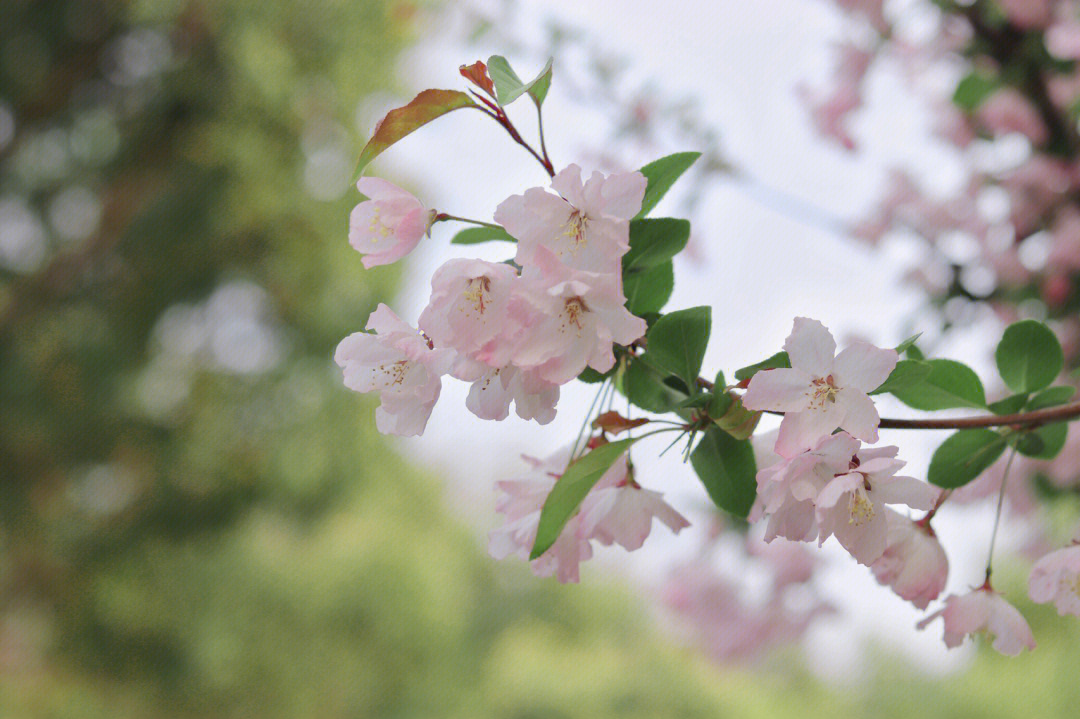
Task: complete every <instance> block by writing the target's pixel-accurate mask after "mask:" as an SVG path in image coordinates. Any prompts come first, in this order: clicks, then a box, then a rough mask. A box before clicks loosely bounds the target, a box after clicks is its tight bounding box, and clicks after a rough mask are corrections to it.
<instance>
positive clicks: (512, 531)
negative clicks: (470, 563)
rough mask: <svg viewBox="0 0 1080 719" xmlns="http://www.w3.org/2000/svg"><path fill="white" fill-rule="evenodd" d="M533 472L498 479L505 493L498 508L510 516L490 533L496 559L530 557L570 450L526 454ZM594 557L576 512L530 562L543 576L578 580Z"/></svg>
mask: <svg viewBox="0 0 1080 719" xmlns="http://www.w3.org/2000/svg"><path fill="white" fill-rule="evenodd" d="M523 459H524V460H525V461H526V462H527V463H528V464H529V465H530V466H531V471H530V472H529V473H528V474H526V475H525V476H523V477H520V478H518V479H511V480H506V481H502V482H497V483H496V486H497V487H498V488H499V490H501V491H502V492H503V493H504V496H503V497H502V498H500V499H499V501H498V502H497V503H496V506H495V509H496V511H498V512H499V513H501V514H503V515H505V516H506V524H505V525H503V526H502V527H500V528H498V529H496V530H493V531H492V532H490V533H489V534H488V554H490V555H491V556H492V557H494V558H495V559H500V560H501V559H505V558H506V557H509V556H511V555H515V556H518V557H520V558H521V559H528V558H529V553H530V552H531V551H532V546H533V543H534V542H535V541H536V530H537V527H538V526H539V524H540V510H541V509H542V508H543V506H544V502H545V501H546V500H547V497H548V494H550V493H551V488H552V487H554V486H555V482H556V480H557V479H558V478H559V477H560V476H561V475H562V473H563V472H564V471H566V465H567V463H568V461H569V459H570V451H569V449H566V450H562V451H559V452H556V453H555V454H554V455H552V456H551V457H548V458H547V459H543V460H541V459H536V458H534V457H523ZM590 557H592V545H591V544H590V543H589V540H588V539H587V538H586V537H584V536H583V533H582V531H581V513H580V512H579V513H578V514H575V515H574V516H573V517H571V518H570V520H569V521H568V522H567V523H566V526H565V527H563V531H562V533H561V534H560V535H559V538H558V539H556V540H555V543H554V544H553V545H552V546H551V548H550V549H548V550H547V551H546V552H544V553H543V554H542V555H541V556H539V557H537V558H536V559H534V560H533V561H532V562H530V563H529V566H530V567H531V568H532V571H533V574H535V575H537V576H539V577H550V576H551V575H553V574H554V575H555V576H556V578H558V580H559V581H560V582H563V583H566V582H577V581H579V579H580V575H579V566H580V564H581V562H583V561H585V560H587V559H589V558H590Z"/></svg>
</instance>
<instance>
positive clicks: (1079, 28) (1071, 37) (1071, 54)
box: [1046, 19, 1080, 60]
mask: <svg viewBox="0 0 1080 719" xmlns="http://www.w3.org/2000/svg"><path fill="white" fill-rule="evenodd" d="M1046 49H1047V50H1049V51H1050V53H1051V54H1052V55H1055V56H1056V57H1059V58H1061V59H1062V60H1080V22H1077V21H1076V20H1075V19H1074V20H1067V21H1065V22H1059V23H1056V24H1055V25H1054V26H1053V27H1051V28H1050V29H1049V30H1047V31H1046Z"/></svg>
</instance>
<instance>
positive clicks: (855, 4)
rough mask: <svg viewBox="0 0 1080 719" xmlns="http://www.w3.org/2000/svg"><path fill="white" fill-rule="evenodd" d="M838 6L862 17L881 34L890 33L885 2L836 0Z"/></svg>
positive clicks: (881, 0) (878, 0) (880, 0)
mask: <svg viewBox="0 0 1080 719" xmlns="http://www.w3.org/2000/svg"><path fill="white" fill-rule="evenodd" d="M836 4H837V6H839V7H840V8H841V9H842V10H844V11H846V12H848V13H851V14H852V15H862V16H863V17H864V18H866V20H867V22H869V23H870V24H871V25H872V26H873V27H874V29H875V30H877V31H878V32H879V33H881V34H883V35H884V34H887V33H888V32H889V23H888V21H887V20H886V19H885V9H884V5H885V1H884V0H836Z"/></svg>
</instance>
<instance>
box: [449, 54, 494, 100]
mask: <svg viewBox="0 0 1080 719" xmlns="http://www.w3.org/2000/svg"><path fill="white" fill-rule="evenodd" d="M458 72H460V73H461V75H462V76H463V77H464V78H465V79H466V80H468V81H469V82H471V83H472V84H474V85H476V86H477V87H478V88H480V89H481V90H483V91H484V92H486V93H487V94H489V95H491V96H492V97H495V85H494V84H492V82H491V78H490V77H488V70H487V65H485V64H484V63H483V62H481V61H480V60H477V61H476V62H474V63H473V64H472V65H462V66H461V67H459V68H458Z"/></svg>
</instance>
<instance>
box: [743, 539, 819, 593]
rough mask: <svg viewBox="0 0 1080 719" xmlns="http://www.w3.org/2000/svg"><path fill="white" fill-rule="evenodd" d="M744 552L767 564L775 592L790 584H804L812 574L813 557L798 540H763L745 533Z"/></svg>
mask: <svg viewBox="0 0 1080 719" xmlns="http://www.w3.org/2000/svg"><path fill="white" fill-rule="evenodd" d="M746 553H747V554H748V555H750V556H751V557H758V558H760V559H762V560H764V562H765V563H766V564H767V565H768V567H769V569H770V570H771V571H772V575H773V590H774V591H777V592H780V591H783V590H784V589H785V588H786V587H788V586H791V585H792V584H805V583H806V582H809V581H810V579H811V577H812V576H813V574H814V564H815V562H814V557H813V555H811V554H810V552H808V551H806V546H805V545H804V544H802V543H800V542H792V541H789V540H786V539H781V540H779V541H775V540H774V541H772V542H764V541H762V540H761V539H759V538H757V537H754V536H751V535H750V534H747V537H746Z"/></svg>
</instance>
